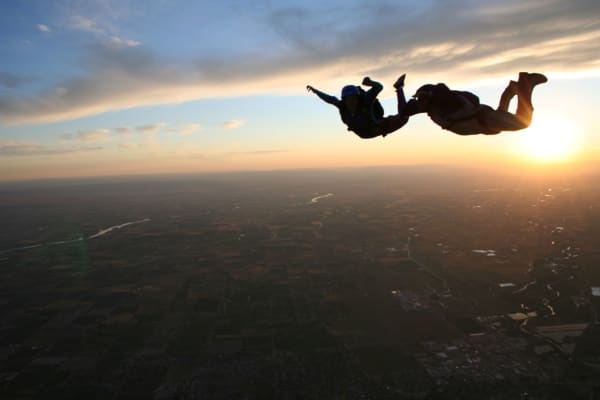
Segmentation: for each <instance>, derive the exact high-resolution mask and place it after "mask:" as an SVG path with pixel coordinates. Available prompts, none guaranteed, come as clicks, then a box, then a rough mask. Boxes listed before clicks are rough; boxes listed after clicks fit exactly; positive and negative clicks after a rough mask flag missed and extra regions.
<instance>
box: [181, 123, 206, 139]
mask: <svg viewBox="0 0 600 400" xmlns="http://www.w3.org/2000/svg"><path fill="white" fill-rule="evenodd" d="M201 129H202V126H200V124H187V125H184V126H182V127H181V128H180V129H179V131H178V133H179V134H180V135H182V136H189V135H191V134H193V133H196V132H198V131H199V130H201Z"/></svg>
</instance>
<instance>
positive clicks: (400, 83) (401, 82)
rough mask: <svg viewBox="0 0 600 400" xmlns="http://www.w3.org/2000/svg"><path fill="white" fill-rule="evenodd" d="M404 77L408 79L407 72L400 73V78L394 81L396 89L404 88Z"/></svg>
mask: <svg viewBox="0 0 600 400" xmlns="http://www.w3.org/2000/svg"><path fill="white" fill-rule="evenodd" d="M404 79H406V74H402V75H400V78H398V79H396V82H394V87H395V88H396V89H401V88H403V87H404Z"/></svg>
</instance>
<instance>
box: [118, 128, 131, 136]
mask: <svg viewBox="0 0 600 400" xmlns="http://www.w3.org/2000/svg"><path fill="white" fill-rule="evenodd" d="M115 131H117V133H118V134H119V135H121V136H129V135H131V134H132V133H133V130H132V129H131V128H129V127H127V126H123V127H119V128H115Z"/></svg>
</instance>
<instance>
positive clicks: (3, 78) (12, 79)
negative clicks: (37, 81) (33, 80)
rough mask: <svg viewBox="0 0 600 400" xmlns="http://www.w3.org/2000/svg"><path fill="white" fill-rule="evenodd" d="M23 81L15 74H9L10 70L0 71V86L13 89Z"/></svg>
mask: <svg viewBox="0 0 600 400" xmlns="http://www.w3.org/2000/svg"><path fill="white" fill-rule="evenodd" d="M24 81H25V80H24V79H23V78H21V77H19V76H17V75H15V74H11V73H10V72H0V87H5V88H7V89H13V88H15V87H17V86H19V85H20V84H21V83H22V82H24Z"/></svg>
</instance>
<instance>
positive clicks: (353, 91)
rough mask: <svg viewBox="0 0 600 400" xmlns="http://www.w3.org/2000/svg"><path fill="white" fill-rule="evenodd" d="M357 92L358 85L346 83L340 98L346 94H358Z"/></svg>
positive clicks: (358, 91) (358, 90)
mask: <svg viewBox="0 0 600 400" xmlns="http://www.w3.org/2000/svg"><path fill="white" fill-rule="evenodd" d="M359 94H360V89H359V88H358V86H354V85H346V86H344V87H343V88H342V99H343V98H344V97H346V96H358V95H359Z"/></svg>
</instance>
